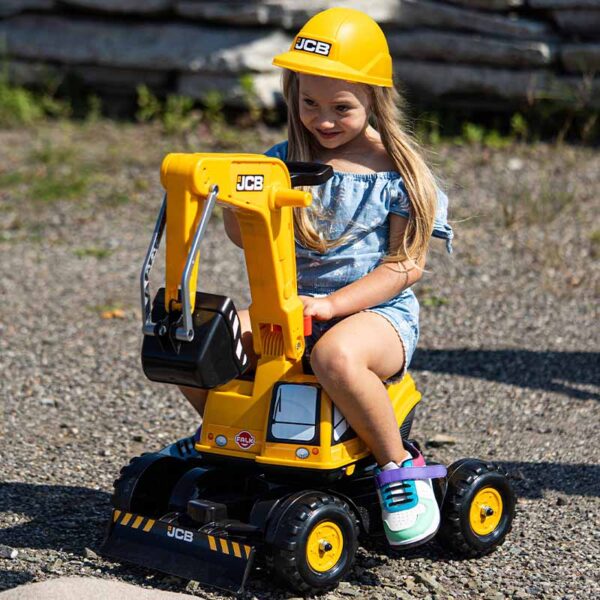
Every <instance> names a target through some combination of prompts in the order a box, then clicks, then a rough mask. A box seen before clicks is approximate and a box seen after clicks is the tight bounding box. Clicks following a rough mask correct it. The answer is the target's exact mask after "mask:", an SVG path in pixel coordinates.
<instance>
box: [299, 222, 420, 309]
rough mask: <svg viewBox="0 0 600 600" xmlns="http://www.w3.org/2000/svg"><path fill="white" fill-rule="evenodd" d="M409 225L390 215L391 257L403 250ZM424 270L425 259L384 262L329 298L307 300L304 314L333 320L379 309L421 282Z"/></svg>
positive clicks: (304, 298) (305, 298)
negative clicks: (367, 310) (400, 249)
mask: <svg viewBox="0 0 600 600" xmlns="http://www.w3.org/2000/svg"><path fill="white" fill-rule="evenodd" d="M407 224H408V221H407V219H404V218H403V217H399V216H397V215H394V214H390V254H394V253H395V252H396V251H397V250H398V248H399V247H400V244H401V243H402V239H403V238H404V233H405V231H406V226H407ZM424 267H425V257H423V258H422V259H421V260H419V261H418V262H417V264H415V263H414V262H413V261H410V260H405V261H402V262H398V263H395V262H388V263H382V264H381V265H379V266H378V267H376V268H375V269H373V271H371V272H370V273H368V274H367V275H365V276H364V277H361V279H358V280H357V281H354V282H352V283H350V284H349V285H347V286H345V287H343V288H341V289H339V290H337V291H335V292H333V294H330V295H329V296H327V297H325V298H307V297H303V298H302V300H303V302H304V314H305V315H312V316H314V317H315V318H316V319H321V320H329V319H333V318H334V317H346V316H348V315H352V314H354V313H357V312H360V311H361V310H364V309H365V308H370V307H372V306H377V305H378V304H381V303H382V302H386V301H387V300H389V299H390V298H394V297H395V296H397V295H398V294H399V293H400V292H401V291H402V290H405V289H406V288H407V287H410V286H411V285H413V284H414V283H416V282H417V281H419V279H421V276H422V274H423V268H424Z"/></svg>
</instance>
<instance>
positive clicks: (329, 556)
mask: <svg viewBox="0 0 600 600" xmlns="http://www.w3.org/2000/svg"><path fill="white" fill-rule="evenodd" d="M343 549H344V536H343V534H342V530H341V529H340V528H339V527H338V526H337V525H336V524H335V523H333V522H332V521H321V522H319V523H317V524H316V525H315V526H314V527H313V530H312V531H311V532H310V535H309V536H308V542H307V543H306V560H307V562H308V564H309V566H310V568H311V569H312V570H313V571H317V572H318V573H325V572H326V571H329V569H332V568H333V567H334V566H335V565H336V564H337V563H338V561H339V560H340V557H341V556H342V550H343Z"/></svg>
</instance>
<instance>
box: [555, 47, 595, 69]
mask: <svg viewBox="0 0 600 600" xmlns="http://www.w3.org/2000/svg"><path fill="white" fill-rule="evenodd" d="M561 60H562V63H563V65H564V67H565V69H566V70H567V71H570V72H572V73H588V74H593V73H597V72H598V71H600V44H564V45H563V46H562V49H561Z"/></svg>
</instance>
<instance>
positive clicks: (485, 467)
mask: <svg viewBox="0 0 600 600" xmlns="http://www.w3.org/2000/svg"><path fill="white" fill-rule="evenodd" d="M486 496H487V497H491V498H492V499H500V501H501V504H500V502H496V506H495V508H496V510H492V512H491V513H490V514H489V515H487V516H486V515H485V513H484V512H483V511H485V505H483V507H482V508H481V510H480V514H481V523H479V522H477V521H475V523H473V521H472V515H471V508H472V507H473V508H474V509H475V506H474V502H476V503H477V506H479V505H480V504H479V503H480V501H481V499H482V498H485V497H486ZM515 504H516V497H515V492H514V490H513V488H512V485H511V483H510V481H509V480H508V477H507V476H506V473H505V472H504V470H503V469H502V468H501V467H499V466H497V465H494V464H492V463H486V462H482V461H480V460H476V459H462V460H460V461H457V462H456V463H454V464H452V465H450V467H449V468H448V481H447V488H446V495H445V497H444V501H443V504H442V510H441V513H442V514H441V516H442V523H441V526H440V530H439V531H438V535H437V539H438V541H439V542H440V544H441V545H442V546H443V547H444V548H446V549H447V550H449V551H450V552H452V553H454V554H458V555H460V556H463V557H468V558H474V557H478V556H483V555H485V554H488V553H490V552H492V550H494V549H495V548H497V547H498V546H500V545H501V544H502V543H503V542H504V540H505V538H506V536H507V535H508V533H509V532H510V530H511V528H512V522H513V519H514V515H515ZM500 506H501V508H500ZM490 509H491V507H488V510H490ZM474 515H475V517H476V518H478V517H477V515H478V513H477V511H476V509H475V510H474ZM488 518H489V519H490V521H487V522H486V519H488ZM474 527H475V529H474ZM490 527H492V529H491V530H489V531H488V529H489V528H490ZM477 529H479V531H477Z"/></svg>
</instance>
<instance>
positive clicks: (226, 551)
mask: <svg viewBox="0 0 600 600" xmlns="http://www.w3.org/2000/svg"><path fill="white" fill-rule="evenodd" d="M219 542H221V550H222V551H223V554H229V546H228V545H227V540H226V539H223V538H219Z"/></svg>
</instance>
